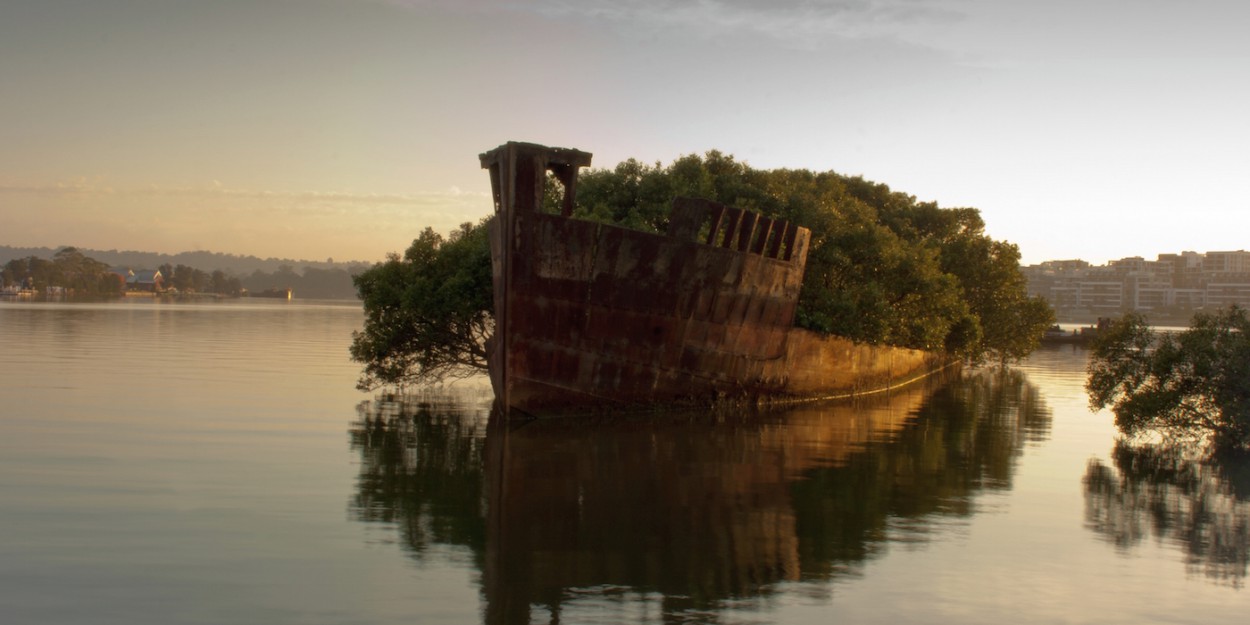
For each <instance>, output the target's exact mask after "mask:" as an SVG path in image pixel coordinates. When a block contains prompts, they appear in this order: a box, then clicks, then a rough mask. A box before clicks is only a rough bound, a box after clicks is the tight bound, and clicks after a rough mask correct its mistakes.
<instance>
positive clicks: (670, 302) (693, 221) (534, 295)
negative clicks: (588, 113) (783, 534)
mask: <svg viewBox="0 0 1250 625" xmlns="http://www.w3.org/2000/svg"><path fill="white" fill-rule="evenodd" d="M481 162H482V166H483V168H486V169H489V170H490V173H491V180H492V189H493V193H494V200H495V208H496V215H495V218H494V219H493V220H492V223H491V226H490V228H491V230H490V240H491V259H492V271H493V278H494V289H495V292H494V306H495V318H496V330H495V335H494V338H493V339H492V342H491V345H490V346H489V350H490V361H489V368H490V377H491V384H492V386H493V388H494V390H495V394H496V397H497V398H498V399H499V401H500V402H501V403H502V405H503V406H504V407H506V408H507V409H509V410H515V411H520V412H522V413H525V414H528V415H533V416H557V415H572V414H585V413H593V412H603V411H615V410H622V409H639V408H652V407H660V406H673V405H706V404H712V403H716V402H724V401H745V402H773V401H793V400H801V399H815V398H831V397H844V396H852V395H861V394H866V393H872V392H878V391H882V390H886V389H890V388H893V387H896V386H899V385H902V384H906V383H908V382H910V381H913V380H916V379H919V378H922V377H924V376H926V375H927V374H929V373H931V372H933V371H936V370H938V369H941V368H943V367H944V366H946V365H947V360H946V359H945V358H943V357H942V356H941V355H938V354H934V353H930V352H924V351H919V350H911V349H902V348H891V347H880V346H869V345H862V344H856V343H854V342H852V341H849V340H846V339H841V338H837V337H829V336H825V335H820V334H816V333H813V332H809V331H806V330H802V329H798V328H795V327H794V326H793V323H794V316H795V311H796V308H797V302H798V295H799V289H800V287H801V285H802V281H803V270H804V266H805V263H806V256H807V248H808V243H809V240H810V233H809V231H808V230H807V229H805V228H800V227H797V226H795V225H793V224H789V223H786V222H784V221H781V220H773V219H770V218H767V217H764V216H761V215H758V214H756V213H753V212H750V211H745V210H741V209H736V208H733V207H729V206H724V205H721V204H717V203H714V202H709V201H705V200H697V199H679V200H677V201H675V202H674V206H673V212H672V215H671V216H670V224H669V229H668V232H667V233H666V234H654V233H648V232H640V231H636V230H631V229H628V228H623V227H619V226H614V225H609V224H603V223H597V222H592V221H586V220H582V219H577V218H574V217H572V216H571V213H572V207H573V202H574V194H575V192H576V180H577V171H578V168H580V167H584V166H589V164H590V154H588V153H585V152H580V151H578V150H570V149H563V148H547V147H544V146H539V145H535V144H527V143H515V142H514V143H507V144H505V145H503V146H500V147H499V148H497V149H495V150H492V151H490V152H487V153H484V154H482V155H481ZM548 172H550V173H551V174H553V175H554V178H555V179H557V180H559V181H560V183H561V184H562V185H563V187H564V196H563V205H562V207H561V212H560V213H558V214H550V213H545V212H542V210H541V207H542V198H543V193H544V184H545V183H546V180H547V176H548Z"/></svg>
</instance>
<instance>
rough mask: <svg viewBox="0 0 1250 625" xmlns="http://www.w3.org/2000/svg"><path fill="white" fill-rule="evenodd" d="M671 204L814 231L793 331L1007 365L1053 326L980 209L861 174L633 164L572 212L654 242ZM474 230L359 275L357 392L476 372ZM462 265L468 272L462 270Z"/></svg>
mask: <svg viewBox="0 0 1250 625" xmlns="http://www.w3.org/2000/svg"><path fill="white" fill-rule="evenodd" d="M553 188H554V187H553ZM681 196H691V197H700V198H705V199H709V200H712V201H715V202H720V203H723V204H728V205H732V206H737V207H740V208H745V209H749V210H752V211H755V212H758V213H762V214H764V215H768V216H770V217H775V218H781V219H785V220H788V221H790V222H792V223H795V224H798V225H802V226H805V227H807V228H809V229H811V231H812V241H811V248H810V251H809V254H808V261H807V270H806V273H805V274H804V283H803V288H802V291H801V293H800V298H799V309H798V314H797V319H796V324H797V325H799V326H801V327H805V328H808V329H811V330H815V331H818V332H823V333H829V334H836V335H840V336H844V337H847V338H850V339H852V340H855V341H859V342H863V343H871V344H883V345H896V346H902V347H912V348H918V349H926V350H934V351H945V352H948V353H950V354H953V355H956V356H959V357H963V358H967V359H969V360H971V361H982V360H985V359H994V360H999V361H1003V362H1006V361H1009V360H1013V359H1017V358H1020V357H1022V356H1024V355H1026V354H1028V353H1029V352H1030V351H1032V350H1033V349H1034V348H1036V347H1037V345H1038V342H1039V340H1040V337H1041V335H1042V333H1043V332H1044V330H1045V328H1046V327H1048V326H1049V325H1050V324H1051V323H1053V320H1054V315H1053V312H1052V311H1051V309H1050V307H1049V306H1048V305H1047V304H1046V303H1045V302H1044V301H1043V300H1042V299H1040V298H1030V297H1028V295H1027V293H1026V288H1025V287H1026V283H1025V278H1024V276H1023V275H1022V274H1021V272H1020V269H1019V260H1020V253H1019V250H1018V249H1017V248H1016V246H1015V245H1013V244H1010V243H1007V242H1005V241H996V240H994V239H992V238H990V237H989V236H988V235H986V233H985V223H984V221H983V220H982V219H981V215H980V212H979V211H977V210H976V209H973V208H955V209H944V208H939V207H938V205H937V204H936V203H933V202H918V201H917V200H916V199H915V198H914V197H913V196H910V195H907V194H904V193H899V192H896V191H892V190H891V189H890V188H889V187H887V186H886V185H883V184H878V183H874V182H870V181H867V180H864V179H863V178H861V177H852V176H844V175H840V174H837V173H834V172H813V171H809V170H805V169H773V170H761V169H755V168H752V167H750V166H748V165H746V164H745V163H742V162H739V161H737V160H735V159H734V157H733V156H730V155H726V154H723V153H721V152H718V151H715V150H713V151H710V152H707V153H706V154H704V155H693V154H692V155H687V156H683V157H681V158H678V159H677V160H675V161H673V162H672V163H671V164H669V165H667V166H664V165H662V164H660V163H656V164H654V165H648V164H645V163H642V162H640V161H637V160H634V159H630V160H627V161H624V162H622V163H620V164H618V165H616V166H615V167H613V168H609V169H592V170H589V171H586V172H585V173H583V174H582V175H581V177H580V178H579V180H578V188H577V206H576V208H575V212H574V215H575V216H577V217H580V218H583V219H590V220H595V221H601V222H605V223H613V224H619V225H624V226H627V227H631V228H636V229H640V230H646V231H652V232H663V231H665V230H666V229H667V227H668V218H669V211H670V209H671V206H672V201H673V199H674V198H676V197H681ZM552 197H553V198H554V197H555V196H554V194H553V195H552ZM483 226H484V224H478V225H467V224H466V225H465V226H462V227H461V229H460V230H459V231H457V232H456V233H453V234H452V235H451V236H450V237H448V239H447V240H443V239H442V238H441V237H438V235H437V234H435V233H434V232H432V231H431V230H429V229H426V231H425V232H423V233H422V234H421V236H420V237H419V238H418V239H417V240H416V241H414V242H413V247H412V248H410V249H409V250H408V252H407V253H406V254H405V255H404V257H403V258H402V259H401V258H399V257H392V258H390V259H388V260H387V262H385V263H382V264H379V265H377V266H375V267H373V268H372V269H370V270H368V271H366V272H364V273H363V274H361V275H360V276H359V277H357V278H356V286H357V290H358V292H359V294H360V297H361V298H362V299H363V300H364V301H365V308H366V312H367V316H368V320H367V322H366V327H365V330H364V331H363V332H361V333H360V334H358V335H357V337H356V340H355V342H354V344H353V347H352V355H353V358H355V359H356V360H358V361H360V362H362V363H364V364H365V374H364V375H363V376H362V378H361V384H362V386H364V387H371V386H378V385H385V384H398V383H405V382H420V381H435V380H438V379H441V378H442V377H444V376H445V375H446V374H448V373H449V372H451V371H453V370H461V371H463V370H464V369H463V368H464V367H466V366H468V367H477V366H478V364H479V362H482V363H484V359H478V358H470V357H468V356H472V355H475V354H484V353H485V348H484V341H485V337H486V336H487V335H488V334H489V327H490V322H489V320H490V314H491V312H490V306H491V296H490V287H491V285H490V269H489V265H490V259H489V251H488V245H487V241H486V237H485V228H484V227H483ZM470 248H472V249H470ZM453 258H454V259H456V260H453ZM466 262H471V263H476V264H475V265H473V266H472V267H468V266H463V265H461V264H459V263H466ZM413 281H416V284H408V282H413ZM427 283H428V284H427ZM444 284H445V285H446V286H442V287H440V288H439V289H435V288H434V286H433V285H444ZM422 285H425V286H422ZM470 313H472V314H470ZM410 324H417V325H416V327H415V328H406V327H404V326H405V325H410ZM475 324H476V325H475ZM375 325H377V326H378V327H374V326H375ZM453 325H454V327H452V326H453ZM468 328H474V331H467V329H468ZM453 339H454V341H453V342H451V343H442V342H441V341H447V340H453ZM448 347H450V349H448ZM453 355H460V356H465V358H461V360H463V361H465V362H460V361H458V360H457V359H456V358H453V357H452V356H453Z"/></svg>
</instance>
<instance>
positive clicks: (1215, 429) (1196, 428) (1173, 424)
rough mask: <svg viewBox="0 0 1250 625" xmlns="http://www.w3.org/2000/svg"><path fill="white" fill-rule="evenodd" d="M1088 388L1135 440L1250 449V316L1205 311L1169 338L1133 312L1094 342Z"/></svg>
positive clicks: (1093, 403) (1096, 404)
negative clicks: (1157, 440) (1157, 438)
mask: <svg viewBox="0 0 1250 625" xmlns="http://www.w3.org/2000/svg"><path fill="white" fill-rule="evenodd" d="M1085 388H1086V391H1087V392H1088V393H1089V404H1090V408H1091V409H1093V410H1099V409H1102V408H1108V407H1109V408H1111V411H1112V412H1113V413H1114V414H1115V424H1116V426H1117V427H1118V428H1119V429H1120V431H1121V432H1123V433H1124V434H1125V435H1126V436H1128V437H1130V438H1141V437H1146V436H1157V437H1161V438H1162V439H1163V441H1164V442H1166V443H1168V444H1174V443H1177V442H1182V443H1189V444H1194V443H1196V444H1200V445H1207V446H1209V447H1210V448H1211V449H1212V450H1214V451H1218V452H1224V451H1229V450H1240V451H1246V450H1250V316H1247V312H1246V309H1244V308H1241V307H1238V306H1235V305H1234V306H1230V307H1228V308H1224V309H1220V310H1216V311H1212V312H1205V311H1204V312H1199V313H1197V314H1195V315H1194V317H1193V320H1192V322H1191V323H1190V326H1189V327H1188V328H1186V329H1184V330H1181V331H1176V332H1171V331H1159V330H1157V329H1155V328H1153V327H1151V326H1150V325H1149V323H1148V322H1147V320H1146V317H1145V316H1144V315H1142V314H1140V313H1128V314H1126V315H1124V316H1123V317H1121V318H1120V319H1118V320H1115V321H1113V322H1112V323H1111V324H1109V326H1108V327H1107V329H1106V330H1105V331H1104V332H1102V333H1101V334H1100V336H1099V337H1098V338H1097V339H1095V340H1094V342H1093V343H1092V346H1091V350H1090V362H1089V368H1088V379H1087V380H1086V383H1085Z"/></svg>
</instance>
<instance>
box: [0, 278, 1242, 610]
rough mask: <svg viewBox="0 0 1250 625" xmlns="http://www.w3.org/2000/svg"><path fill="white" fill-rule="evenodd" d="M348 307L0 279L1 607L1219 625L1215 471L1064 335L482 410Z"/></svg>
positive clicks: (1233, 558) (1233, 519) (1233, 495)
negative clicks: (1005, 367) (605, 412)
mask: <svg viewBox="0 0 1250 625" xmlns="http://www.w3.org/2000/svg"><path fill="white" fill-rule="evenodd" d="M361 320H362V313H361V310H360V308H359V306H358V305H357V304H354V303H330V302H327V303H315V302H314V303H308V302H298V301H296V302H272V301H265V302H248V301H238V302H219V303H204V304H171V303H161V302H153V301H147V302H121V303H109V304H93V305H86V304H39V303H0V349H3V350H4V355H5V357H4V358H3V359H0V400H2V401H3V403H2V404H0V621H2V622H4V623H255V622H267V623H401V622H402V623H412V622H421V623H466V622H489V623H515V622H535V623H545V622H549V621H554V620H557V619H558V620H559V621H561V622H570V623H572V622H576V623H634V622H656V623H658V622H722V623H748V622H750V623H757V622H784V623H805V622H811V623H824V622H829V621H833V620H836V621H841V622H857V623H932V622H959V623H1001V622H1013V623H1056V622H1064V623H1120V622H1122V623H1173V622H1204V623H1222V622H1228V623H1232V622H1242V620H1243V619H1244V614H1245V609H1246V608H1247V607H1250V600H1248V599H1247V597H1248V596H1247V594H1246V591H1245V590H1244V588H1243V586H1244V581H1245V578H1246V565H1247V553H1248V552H1250V549H1248V548H1247V544H1248V543H1250V522H1248V519H1250V503H1248V502H1247V497H1248V496H1250V489H1248V488H1247V484H1248V483H1250V482H1248V481H1247V479H1246V475H1247V474H1246V469H1245V468H1244V466H1242V465H1239V464H1228V463H1226V464H1222V465H1219V464H1217V465H1211V464H1202V463H1195V462H1193V461H1192V459H1187V458H1181V457H1175V456H1170V455H1168V454H1166V453H1162V452H1155V451H1151V450H1149V449H1145V450H1143V449H1139V448H1135V447H1131V446H1125V445H1122V444H1121V445H1117V442H1116V435H1115V431H1114V428H1113V426H1112V424H1111V420H1110V416H1109V415H1108V414H1106V413H1096V414H1095V413H1091V412H1089V410H1088V408H1087V402H1086V399H1085V396H1084V393H1083V390H1082V383H1083V370H1084V359H1085V352H1084V351H1082V350H1080V349H1079V348H1073V347H1070V346H1069V347H1063V348H1058V349H1049V350H1044V351H1041V352H1039V353H1038V354H1036V355H1035V356H1034V357H1033V358H1032V359H1030V361H1028V362H1027V363H1025V364H1024V365H1022V366H1020V367H1017V368H1015V369H1013V370H1010V371H1007V372H1001V371H976V372H970V373H969V374H968V375H965V376H963V378H962V379H959V380H955V381H952V382H949V383H946V384H933V385H929V386H927V387H924V388H917V389H913V390H910V391H909V392H906V393H899V394H896V395H895V396H893V397H891V398H889V399H888V400H883V401H882V400H878V401H870V402H860V403H857V404H834V405H815V404H813V405H805V406H799V407H796V408H794V409H790V410H785V411H773V412H765V413H744V412H728V411H725V412H717V413H701V414H697V413H696V414H692V413H685V414H677V415H667V416H664V417H630V418H615V419H597V420H595V421H593V422H584V421H569V420H561V421H552V422H535V423H529V424H515V423H513V424H505V423H501V422H499V421H497V420H496V421H492V420H491V419H490V416H489V415H490V413H489V394H488V391H487V390H486V389H484V388H483V387H482V386H481V384H480V383H478V384H477V385H473V384H470V385H467V386H461V387H457V389H456V390H455V391H454V392H445V391H443V392H433V391H427V392H424V393H422V394H419V395H414V396H408V397H386V396H375V395H374V394H368V393H361V392H359V391H357V390H355V389H354V382H355V378H356V375H357V373H358V369H357V367H356V365H354V364H353V363H351V362H350V361H349V360H348V358H347V347H348V344H349V342H350V336H351V332H352V331H353V330H354V329H358V328H359V327H360V324H361Z"/></svg>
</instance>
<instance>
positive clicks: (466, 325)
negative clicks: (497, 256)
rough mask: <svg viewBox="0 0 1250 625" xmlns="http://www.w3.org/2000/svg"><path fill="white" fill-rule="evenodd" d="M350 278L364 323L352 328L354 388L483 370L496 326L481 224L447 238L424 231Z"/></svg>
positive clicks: (487, 245)
mask: <svg viewBox="0 0 1250 625" xmlns="http://www.w3.org/2000/svg"><path fill="white" fill-rule="evenodd" d="M352 281H353V282H354V283H355V285H356V291H357V292H358V293H359V295H360V299H361V300H362V301H363V302H364V307H365V324H364V327H363V328H362V329H361V330H360V331H359V332H354V333H352V345H351V355H352V360H355V361H357V362H360V363H362V364H363V365H364V369H363V371H362V372H361V375H360V380H359V381H358V382H357V386H358V387H359V388H360V389H362V390H368V389H372V388H377V387H379V386H402V385H405V384H419V383H433V382H441V381H443V380H444V379H446V378H449V377H453V378H454V377H459V376H464V375H471V374H473V373H476V372H480V371H484V370H485V369H486V340H487V338H489V337H490V334H491V332H493V331H494V327H495V325H494V317H493V316H492V312H491V311H492V308H493V306H492V303H491V302H492V298H493V291H492V285H491V271H490V241H489V239H488V238H487V232H486V221H482V222H481V223H478V224H476V225H474V224H467V223H466V224H464V225H462V226H461V227H460V229H459V230H456V231H455V232H452V233H451V234H450V235H449V236H447V237H444V236H442V235H440V234H438V233H437V232H434V230H433V229H431V228H426V229H425V230H424V231H422V232H421V235H420V236H418V237H417V238H416V240H414V241H413V242H412V245H411V246H409V247H408V250H407V251H405V252H404V255H403V256H399V255H398V254H390V255H389V256H388V257H387V259H386V262H383V263H379V264H377V265H374V266H373V267H372V268H371V269H368V270H366V271H364V272H362V273H360V274H358V275H356V276H353V278H352Z"/></svg>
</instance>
